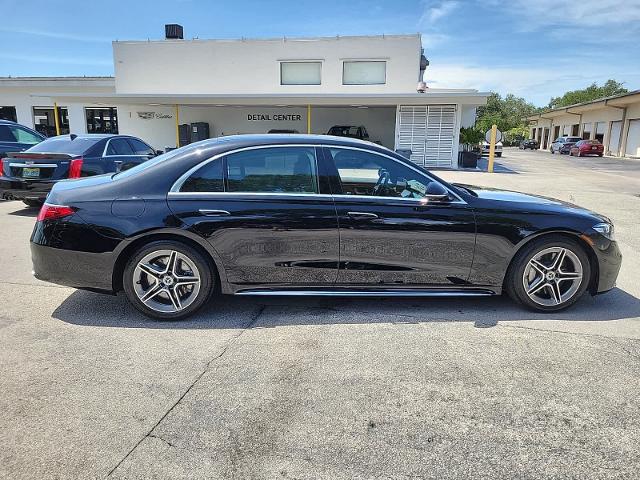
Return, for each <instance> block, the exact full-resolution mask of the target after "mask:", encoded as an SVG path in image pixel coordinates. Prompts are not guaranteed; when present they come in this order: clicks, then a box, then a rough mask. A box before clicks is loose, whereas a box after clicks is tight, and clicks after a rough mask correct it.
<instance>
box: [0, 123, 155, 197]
mask: <svg viewBox="0 0 640 480" xmlns="http://www.w3.org/2000/svg"><path fill="white" fill-rule="evenodd" d="M155 156H156V152H155V151H154V150H153V148H151V147H150V146H149V145H147V144H146V143H145V142H143V141H142V140H140V139H139V138H135V137H130V136H127V135H99V134H87V135H74V134H71V135H61V136H58V137H51V138H48V139H46V140H44V141H43V142H41V143H38V144H37V145H35V146H33V147H31V148H29V149H27V150H25V151H24V152H13V153H8V154H6V157H7V158H2V159H1V160H0V197H2V198H4V199H5V200H22V201H23V202H24V203H26V204H27V205H30V206H36V205H38V206H39V205H41V204H42V203H43V202H44V199H45V198H46V196H47V194H48V193H49V190H51V187H52V186H53V185H54V184H55V183H56V182H58V181H60V180H64V179H69V178H80V177H89V176H93V175H101V174H104V173H114V172H119V171H121V170H127V169H129V168H131V167H133V166H135V165H139V164H140V163H142V162H145V161H147V160H149V159H150V158H152V157H155Z"/></svg>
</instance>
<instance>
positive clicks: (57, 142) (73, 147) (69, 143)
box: [27, 136, 102, 155]
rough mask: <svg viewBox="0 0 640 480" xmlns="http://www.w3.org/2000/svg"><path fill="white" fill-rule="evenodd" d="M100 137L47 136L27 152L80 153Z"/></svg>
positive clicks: (99, 139)
mask: <svg viewBox="0 0 640 480" xmlns="http://www.w3.org/2000/svg"><path fill="white" fill-rule="evenodd" d="M101 140H102V138H87V137H76V138H74V139H73V140H71V137H68V136H64V137H53V138H47V139H46V140H44V141H42V142H40V143H39V144H37V145H35V146H33V147H31V148H30V149H29V150H27V151H28V152H42V153H69V154H71V155H82V154H83V153H85V152H86V151H87V150H89V149H90V148H91V147H93V146H94V145H95V144H96V143H98V142H99V141H101Z"/></svg>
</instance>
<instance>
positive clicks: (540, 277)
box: [522, 247, 584, 307]
mask: <svg viewBox="0 0 640 480" xmlns="http://www.w3.org/2000/svg"><path fill="white" fill-rule="evenodd" d="M583 276H584V274H583V268H582V262H581V261H580V259H579V258H578V256H577V255H576V254H575V253H574V252H572V251H571V250H570V249H568V248H565V247H550V248H545V249H544V250H541V251H539V252H538V253H536V254H535V255H534V256H533V257H532V258H531V259H530V260H529V262H528V263H527V265H526V267H525V269H524V273H523V275H522V284H523V286H524V291H525V293H526V294H527V296H528V297H529V298H530V299H531V300H532V301H534V302H535V303H537V304H538V305H543V306H546V307H553V306H557V305H561V304H563V303H565V302H567V301H568V300H570V299H571V298H573V296H574V295H575V294H576V292H578V290H579V289H580V285H581V284H582V281H583Z"/></svg>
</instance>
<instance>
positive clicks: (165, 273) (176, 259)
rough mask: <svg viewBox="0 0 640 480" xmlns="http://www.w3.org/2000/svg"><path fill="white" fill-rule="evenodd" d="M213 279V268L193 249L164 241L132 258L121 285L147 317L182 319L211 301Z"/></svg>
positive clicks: (145, 248) (146, 248) (142, 249)
mask: <svg viewBox="0 0 640 480" xmlns="http://www.w3.org/2000/svg"><path fill="white" fill-rule="evenodd" d="M214 279H215V276H214V275H213V272H212V267H211V265H210V264H209V262H207V260H206V259H205V258H203V256H202V255H201V254H200V253H199V252H198V251H196V250H195V249H194V248H192V247H190V246H188V245H185V244H183V243H181V242H175V241H170V240H161V241H156V242H152V243H149V244H148V245H145V246H144V247H142V248H141V249H139V250H138V251H137V252H136V253H135V254H134V255H133V256H132V257H131V259H130V260H129V262H128V263H127V265H126V267H125V269H124V273H123V278H122V284H123V287H124V291H125V293H126V294H127V297H128V299H129V301H130V302H131V304H133V306H134V307H136V308H137V309H138V310H140V311H141V312H142V313H144V314H145V315H148V316H150V317H154V318H158V319H163V320H179V319H182V318H185V317H188V316H189V315H191V314H193V313H195V312H196V311H197V310H198V309H199V308H200V307H202V306H203V305H204V304H205V303H206V302H207V301H208V300H209V298H210V297H211V293H212V292H213V287H214V283H215V280H214Z"/></svg>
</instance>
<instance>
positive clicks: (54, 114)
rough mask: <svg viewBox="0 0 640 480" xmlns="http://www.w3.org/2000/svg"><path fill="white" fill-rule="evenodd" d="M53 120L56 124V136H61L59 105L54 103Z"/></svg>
mask: <svg viewBox="0 0 640 480" xmlns="http://www.w3.org/2000/svg"><path fill="white" fill-rule="evenodd" d="M53 119H54V121H55V122H56V135H60V118H58V103H57V102H54V103H53Z"/></svg>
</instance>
